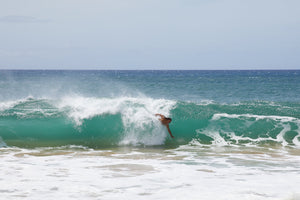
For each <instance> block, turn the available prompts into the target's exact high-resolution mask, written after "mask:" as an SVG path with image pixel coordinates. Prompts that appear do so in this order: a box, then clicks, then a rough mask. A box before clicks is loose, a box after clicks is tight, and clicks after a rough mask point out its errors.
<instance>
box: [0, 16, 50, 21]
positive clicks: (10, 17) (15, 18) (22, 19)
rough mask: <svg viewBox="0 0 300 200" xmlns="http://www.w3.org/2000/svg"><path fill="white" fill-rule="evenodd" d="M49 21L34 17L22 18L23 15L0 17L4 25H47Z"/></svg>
mask: <svg viewBox="0 0 300 200" xmlns="http://www.w3.org/2000/svg"><path fill="white" fill-rule="evenodd" d="M49 21H50V20H47V19H38V18H36V17H32V16H22V15H7V16H3V17H0V22H2V23H45V22H49Z"/></svg>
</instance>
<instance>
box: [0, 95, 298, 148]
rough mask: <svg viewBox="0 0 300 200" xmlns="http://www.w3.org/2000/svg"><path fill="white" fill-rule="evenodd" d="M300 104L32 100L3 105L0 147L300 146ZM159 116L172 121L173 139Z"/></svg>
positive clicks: (70, 98) (144, 99)
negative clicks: (170, 118) (161, 115)
mask: <svg viewBox="0 0 300 200" xmlns="http://www.w3.org/2000/svg"><path fill="white" fill-rule="evenodd" d="M299 107H300V105H299V104H297V103H275V102H260V101H252V102H241V103H236V104H219V103H215V102H209V101H206V102H202V103H201V102H200V103H197V104H196V103H192V102H182V101H173V100H166V99H153V98H147V97H139V98H133V97H118V98H89V97H82V96H76V95H74V96H67V97H64V98H61V99H35V98H33V97H28V98H26V99H20V100H17V101H7V102H2V103H0V137H1V138H0V145H1V146H5V145H7V146H19V147H29V148H31V147H39V146H61V145H73V144H75V145H83V146H88V147H93V148H102V147H111V146H121V145H143V146H152V145H161V146H166V147H173V146H178V145H181V144H192V145H194V144H200V145H271V146H272V145H281V146H293V147H300V120H299V118H300V113H299V112H300V111H299V110H300V109H299ZM155 113H162V114H164V115H167V116H170V117H172V119H173V121H172V123H171V124H170V128H171V130H172V132H173V135H174V136H175V139H171V138H170V137H169V135H168V133H167V131H166V128H165V127H164V126H162V125H161V124H160V122H159V121H158V119H157V117H155V116H154V114H155Z"/></svg>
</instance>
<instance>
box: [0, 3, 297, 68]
mask: <svg viewBox="0 0 300 200" xmlns="http://www.w3.org/2000/svg"><path fill="white" fill-rule="evenodd" d="M0 69H198V70H201V69H300V1H299V0H43V1H41V0H26V1H24V0H0Z"/></svg>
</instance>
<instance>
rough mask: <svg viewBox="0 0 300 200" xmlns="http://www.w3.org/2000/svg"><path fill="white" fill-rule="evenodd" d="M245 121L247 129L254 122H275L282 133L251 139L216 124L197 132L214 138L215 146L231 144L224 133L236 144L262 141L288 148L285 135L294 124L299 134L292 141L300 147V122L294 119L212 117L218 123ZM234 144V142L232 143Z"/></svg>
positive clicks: (246, 115) (223, 114) (243, 115)
mask: <svg viewBox="0 0 300 200" xmlns="http://www.w3.org/2000/svg"><path fill="white" fill-rule="evenodd" d="M223 118H224V119H226V118H229V119H243V120H244V123H245V125H246V126H247V127H250V126H251V125H252V124H253V123H254V121H253V119H254V120H255V121H258V120H264V119H267V120H274V121H276V122H277V123H276V124H274V127H275V128H279V129H281V131H280V132H279V133H278V134H277V136H276V138H273V137H271V136H269V137H265V136H264V137H258V138H250V137H248V136H245V135H242V136H237V135H236V134H235V133H234V132H230V131H225V130H221V128H220V127H218V126H216V125H215V124H211V125H209V126H208V127H207V128H206V129H205V130H197V132H198V133H204V134H206V135H207V136H209V137H211V138H213V144H216V145H228V144H229V143H228V142H226V141H225V140H224V139H223V137H222V136H221V135H220V132H222V134H225V135H227V137H229V138H230V139H231V140H233V141H236V143H237V144H238V143H239V142H241V141H251V142H256V143H257V142H258V143H259V142H262V141H274V142H278V143H281V144H282V145H283V146H287V145H289V143H288V142H287V141H286V139H285V134H286V133H287V132H288V131H291V130H292V128H291V125H290V123H293V124H294V125H295V126H297V127H298V128H297V129H296V130H293V131H294V132H296V133H298V134H297V135H296V136H294V138H293V139H292V142H293V144H294V145H295V146H298V147H300V141H299V138H300V120H299V119H297V118H294V117H288V116H275V115H269V116H264V115H253V114H227V113H217V114H214V115H213V117H212V119H211V120H212V121H211V122H214V121H218V120H221V119H223ZM231 144H232V142H231Z"/></svg>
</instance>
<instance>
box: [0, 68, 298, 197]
mask: <svg viewBox="0 0 300 200" xmlns="http://www.w3.org/2000/svg"><path fill="white" fill-rule="evenodd" d="M299 83H300V71H298V70H282V71H120V70H116V71H61V70H57V71H54V70H2V71H0V94H1V95H0V157H1V166H0V169H1V170H0V171H1V175H0V186H1V189H0V199H41V198H43V199H53V198H58V199H82V198H83V199H116V198H121V199H132V198H135V199H137V198H138V199H166V198H167V199H221V200H222V199H224V200H225V199H272V200H275V199H276V200H294V199H295V200H297V199H300V193H299V190H298V186H299V184H300V167H299V166H300V157H299V155H300V102H299V99H300V84H299ZM156 113H160V114H163V115H165V116H167V117H171V118H172V122H171V123H170V129H171V131H172V134H173V135H174V136H175V138H174V139H172V138H171V137H170V136H169V134H168V132H167V129H166V127H164V126H163V125H162V124H161V123H160V121H159V120H158V118H157V117H156V116H155V114H156Z"/></svg>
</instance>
